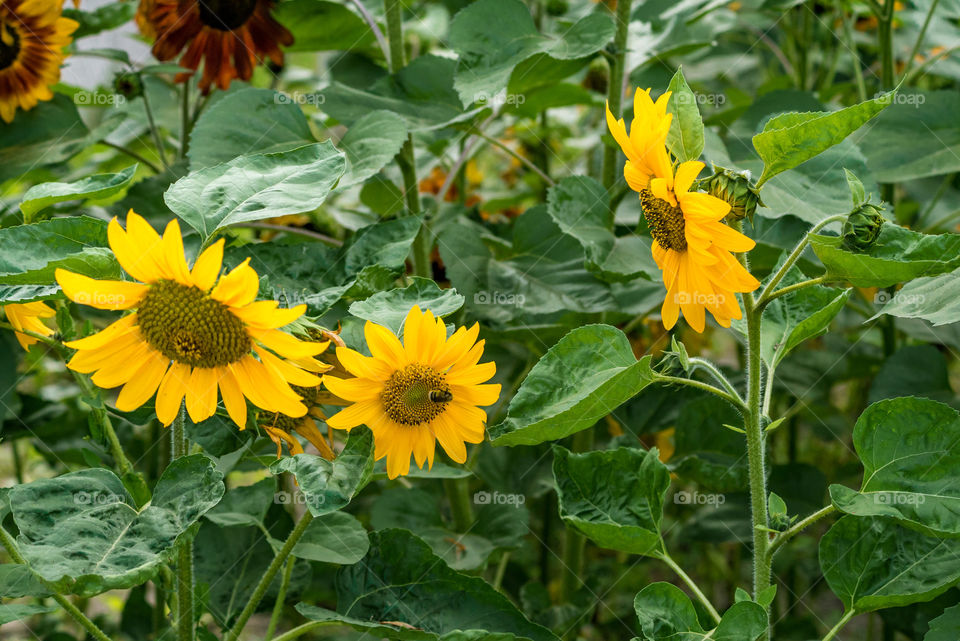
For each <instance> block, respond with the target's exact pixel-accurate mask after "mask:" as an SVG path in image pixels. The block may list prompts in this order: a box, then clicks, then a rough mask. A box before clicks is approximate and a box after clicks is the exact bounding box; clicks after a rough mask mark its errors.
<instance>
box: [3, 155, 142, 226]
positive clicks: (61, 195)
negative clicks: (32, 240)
mask: <svg viewBox="0 0 960 641" xmlns="http://www.w3.org/2000/svg"><path fill="white" fill-rule="evenodd" d="M136 172H137V165H131V166H130V167H127V168H126V169H124V170H123V171H121V172H119V173H116V174H98V175H96V176H90V177H89V178H84V179H83V180H78V181H77V182H73V183H41V184H39V185H34V186H33V187H31V188H30V189H28V190H27V193H25V194H24V195H23V200H22V201H21V202H20V211H22V212H23V216H24V219H25V220H28V221H29V220H30V217H31V216H33V214H35V213H37V212H38V211H41V210H42V209H44V208H45V207H49V206H50V205H53V204H55V203H62V202H64V201H67V200H91V199H96V198H107V197H108V196H112V195H114V194H116V193H118V192H120V191H122V190H123V189H126V187H127V186H128V185H129V184H130V181H132V180H133V175H134V174H135V173H136Z"/></svg>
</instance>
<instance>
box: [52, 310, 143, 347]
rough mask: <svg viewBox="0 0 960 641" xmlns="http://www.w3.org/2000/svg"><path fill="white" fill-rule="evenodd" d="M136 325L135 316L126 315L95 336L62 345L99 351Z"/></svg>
mask: <svg viewBox="0 0 960 641" xmlns="http://www.w3.org/2000/svg"><path fill="white" fill-rule="evenodd" d="M136 324H137V314H136V313H133V314H128V315H127V316H124V317H123V318H120V319H119V320H115V321H114V322H112V323H110V324H109V325H107V326H106V327H104V328H103V329H102V330H100V331H99V332H97V333H96V334H91V335H90V336H87V337H86V338H81V339H78V340H75V341H70V342H67V343H64V345H66V346H67V347H72V348H73V349H79V350H85V349H100V348H101V347H105V346H107V345H109V344H110V343H111V342H113V341H115V340H116V339H117V338H118V337H120V336H122V335H123V334H125V333H127V332H128V331H130V329H131V328H132V327H133V326H134V325H136Z"/></svg>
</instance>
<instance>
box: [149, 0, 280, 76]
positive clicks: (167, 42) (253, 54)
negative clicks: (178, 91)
mask: <svg viewBox="0 0 960 641" xmlns="http://www.w3.org/2000/svg"><path fill="white" fill-rule="evenodd" d="M141 2H142V3H152V4H153V9H152V11H151V12H150V14H149V22H150V23H151V25H152V27H150V28H147V30H146V32H150V31H151V30H152V31H153V32H155V33H156V34H157V40H156V42H154V44H153V55H154V56H156V57H157V59H158V60H172V59H173V58H175V57H176V56H177V55H178V54H179V53H180V52H181V51H183V50H184V48H186V52H185V53H184V54H183V57H181V58H180V66H181V67H186V68H187V69H192V70H193V71H196V70H197V69H199V67H200V63H201V61H202V62H203V76H202V77H201V78H200V90H201V91H202V92H203V93H205V94H206V93H209V91H210V86H211V85H212V84H213V83H214V82H216V84H217V86H218V87H219V88H220V89H227V88H228V87H229V86H230V82H231V81H232V80H233V79H234V78H239V79H240V80H250V78H251V76H252V75H253V68H254V67H255V66H256V64H257V63H258V62H259V61H260V60H262V59H263V58H264V57H268V58H270V60H271V61H272V62H273V63H274V64H276V65H283V52H282V51H281V50H280V46H279V45H284V46H287V47H289V46H290V45H292V44H293V35H291V33H290V32H289V31H287V29H286V28H285V27H284V26H283V25H281V24H280V23H279V22H277V21H276V20H274V19H273V16H272V15H271V10H272V9H273V5H274V2H273V0H141ZM143 30H144V27H143V26H141V31H143ZM186 78H187V74H180V75H179V76H177V80H178V81H181V80H184V79H186Z"/></svg>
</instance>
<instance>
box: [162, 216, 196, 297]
mask: <svg viewBox="0 0 960 641" xmlns="http://www.w3.org/2000/svg"><path fill="white" fill-rule="evenodd" d="M163 258H164V260H165V261H166V263H167V269H168V272H169V274H170V275H171V276H172V277H173V280H175V281H177V282H178V283H180V284H181V285H187V286H190V285H192V284H193V278H192V277H191V276H190V269H189V268H188V267H187V259H186V257H185V256H184V253H183V235H182V234H181V233H180V223H179V222H177V219H176V218H174V219H173V220H171V221H170V222H169V223H167V228H166V229H165V230H164V231H163Z"/></svg>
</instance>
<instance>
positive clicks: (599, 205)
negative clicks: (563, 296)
mask: <svg viewBox="0 0 960 641" xmlns="http://www.w3.org/2000/svg"><path fill="white" fill-rule="evenodd" d="M608 200H609V199H608V198H607V190H606V189H605V188H604V187H603V185H601V184H600V183H599V182H598V181H596V180H594V179H593V178H590V177H589V176H570V177H568V178H564V179H563V180H561V181H560V182H558V183H557V184H556V185H554V186H553V187H551V188H550V190H549V192H548V194H547V212H548V213H549V214H550V217H551V218H552V219H553V221H554V222H555V223H556V224H557V225H558V226H559V227H560V229H561V230H562V231H563V233H565V234H568V235H569V236H572V237H573V238H576V239H577V241H578V242H579V243H580V244H581V245H582V246H583V250H584V253H585V254H586V266H587V269H589V270H590V271H591V272H594V273H596V274H597V275H598V276H599V277H600V278H603V279H604V280H606V281H608V282H615V281H625V280H632V279H634V278H636V277H637V276H640V275H643V276H645V277H647V278H650V277H651V276H652V275H654V274H657V273H658V272H659V268H658V267H657V265H656V263H655V262H654V261H653V256H652V255H651V253H650V239H649V238H645V237H641V236H636V235H630V236H624V237H620V238H618V237H617V236H615V235H614V233H613V225H614V220H613V212H612V211H610V207H609V206H608Z"/></svg>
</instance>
